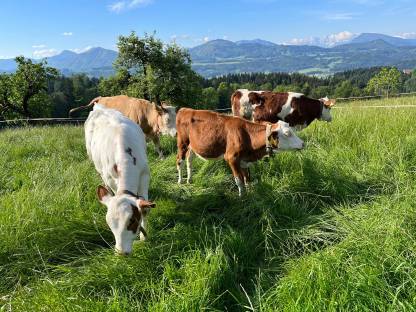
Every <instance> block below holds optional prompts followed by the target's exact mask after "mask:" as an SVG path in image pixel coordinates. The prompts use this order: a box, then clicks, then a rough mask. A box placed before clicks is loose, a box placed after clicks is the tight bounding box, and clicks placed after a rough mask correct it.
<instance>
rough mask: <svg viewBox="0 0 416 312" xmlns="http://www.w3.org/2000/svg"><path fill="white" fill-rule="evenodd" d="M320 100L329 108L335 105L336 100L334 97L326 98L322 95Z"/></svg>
mask: <svg viewBox="0 0 416 312" xmlns="http://www.w3.org/2000/svg"><path fill="white" fill-rule="evenodd" d="M321 101H322V102H323V103H324V105H325V107H327V108H331V107H332V106H334V105H335V102H336V101H337V100H336V99H328V97H324V98H323V99H321Z"/></svg>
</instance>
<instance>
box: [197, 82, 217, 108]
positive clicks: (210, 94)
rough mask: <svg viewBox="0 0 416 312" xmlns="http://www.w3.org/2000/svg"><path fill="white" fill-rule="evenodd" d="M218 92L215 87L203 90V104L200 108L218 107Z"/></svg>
mask: <svg viewBox="0 0 416 312" xmlns="http://www.w3.org/2000/svg"><path fill="white" fill-rule="evenodd" d="M218 98H219V97H218V93H217V91H216V90H215V89H214V88H213V87H209V88H205V89H203V90H202V99H201V104H200V105H198V107H197V108H198V109H216V108H217V105H218Z"/></svg>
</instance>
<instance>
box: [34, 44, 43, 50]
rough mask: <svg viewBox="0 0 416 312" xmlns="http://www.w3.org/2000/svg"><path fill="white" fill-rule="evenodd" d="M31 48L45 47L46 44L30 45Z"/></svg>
mask: <svg viewBox="0 0 416 312" xmlns="http://www.w3.org/2000/svg"><path fill="white" fill-rule="evenodd" d="M32 48H33V49H44V48H46V45H44V44H35V45H32Z"/></svg>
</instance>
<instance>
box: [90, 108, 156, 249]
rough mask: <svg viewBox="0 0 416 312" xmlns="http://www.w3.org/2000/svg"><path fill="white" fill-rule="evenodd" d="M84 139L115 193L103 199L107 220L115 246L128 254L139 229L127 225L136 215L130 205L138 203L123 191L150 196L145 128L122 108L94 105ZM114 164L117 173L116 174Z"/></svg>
mask: <svg viewBox="0 0 416 312" xmlns="http://www.w3.org/2000/svg"><path fill="white" fill-rule="evenodd" d="M85 142H86V148H87V153H88V156H89V157H90V158H91V160H92V161H93V162H94V165H95V169H96V170H97V171H98V173H99V174H100V175H101V178H102V179H103V181H104V184H105V185H107V186H108V187H110V188H111V189H112V191H113V192H114V193H115V194H116V195H114V196H111V195H108V194H107V195H106V196H104V197H103V198H102V199H101V202H102V203H103V204H104V205H105V206H106V207H107V214H106V221H107V224H108V226H109V227H110V229H111V231H112V232H113V234H114V238H115V241H116V246H115V247H116V250H117V251H118V252H119V253H122V254H129V253H131V251H132V245H133V240H134V239H135V238H136V235H137V232H138V231H139V230H137V231H136V233H133V232H132V231H130V230H127V227H128V225H129V221H130V220H131V217H132V215H133V210H132V207H131V205H134V206H136V207H138V202H137V199H136V198H135V197H132V196H130V195H126V194H122V191H123V190H128V191H131V192H132V193H135V194H138V195H139V196H142V197H143V198H144V199H146V200H147V199H148V189H149V182H150V171H149V166H148V163H147V155H146V141H145V137H144V134H143V131H142V129H141V128H140V127H139V126H138V125H137V124H136V123H135V122H133V121H131V120H130V119H128V118H127V117H125V116H124V115H123V114H121V113H120V112H119V111H116V110H114V109H107V108H104V107H103V106H101V105H95V106H94V110H93V111H92V112H90V114H89V116H88V119H87V121H86V122H85ZM114 165H116V166H117V174H114ZM143 218H144V216H143V217H142V219H143ZM138 229H139V228H138Z"/></svg>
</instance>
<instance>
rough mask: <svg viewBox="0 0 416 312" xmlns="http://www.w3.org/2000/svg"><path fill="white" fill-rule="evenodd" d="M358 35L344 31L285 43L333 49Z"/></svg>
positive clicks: (295, 39)
mask: <svg viewBox="0 0 416 312" xmlns="http://www.w3.org/2000/svg"><path fill="white" fill-rule="evenodd" d="M357 36H358V34H354V33H352V32H349V31H342V32H339V33H336V34H330V35H327V36H325V37H307V38H294V39H291V40H289V41H288V42H285V43H284V44H287V45H316V46H321V47H333V46H335V45H337V44H342V43H347V42H348V41H350V40H352V39H354V38H355V37H357Z"/></svg>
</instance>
